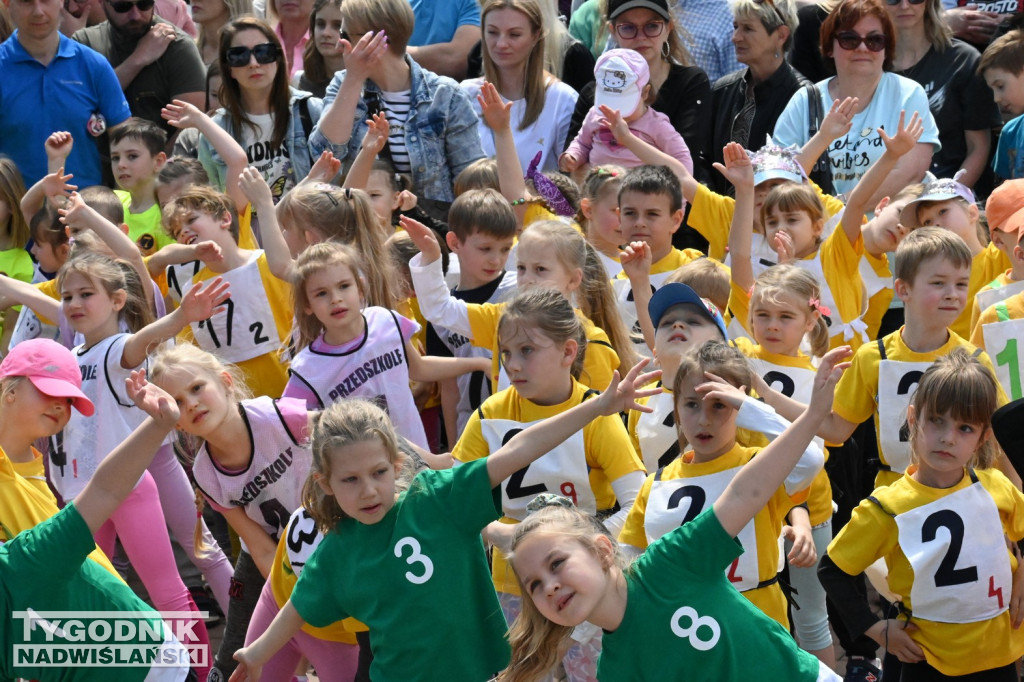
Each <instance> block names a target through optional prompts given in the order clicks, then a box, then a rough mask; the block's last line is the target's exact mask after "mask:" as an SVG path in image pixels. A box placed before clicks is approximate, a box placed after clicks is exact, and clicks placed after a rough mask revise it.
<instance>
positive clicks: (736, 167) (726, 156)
mask: <svg viewBox="0 0 1024 682" xmlns="http://www.w3.org/2000/svg"><path fill="white" fill-rule="evenodd" d="M722 160H723V161H725V164H724V165H723V164H720V163H718V162H717V161H716V162H715V163H714V166H715V170H717V171H718V172H719V173H721V174H722V175H723V176H725V179H726V180H728V181H729V182H731V183H732V184H733V186H735V187H739V188H751V189H753V187H754V164H752V163H751V162H750V155H749V154H747V150H746V149H744V148H743V145H741V144H740V143H738V142H730V143H729V144H727V145H725V146H724V147H722Z"/></svg>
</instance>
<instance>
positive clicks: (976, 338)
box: [971, 305, 997, 352]
mask: <svg viewBox="0 0 1024 682" xmlns="http://www.w3.org/2000/svg"><path fill="white" fill-rule="evenodd" d="M996 319H997V316H996V308H995V306H994V305H993V306H989V307H988V308H987V309H985V312H983V313H979V314H978V319H977V320H975V322H974V326H973V327H971V343H972V344H974V345H975V346H977V347H978V348H981V349H982V350H984V351H986V352H987V350H988V349H986V348H985V332H984V327H985V325H986V324H991V323H993V322H995V321H996Z"/></svg>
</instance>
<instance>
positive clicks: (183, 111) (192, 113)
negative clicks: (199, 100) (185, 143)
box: [160, 99, 207, 130]
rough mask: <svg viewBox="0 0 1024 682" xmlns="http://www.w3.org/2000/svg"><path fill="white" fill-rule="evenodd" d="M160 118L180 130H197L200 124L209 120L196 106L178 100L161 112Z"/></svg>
mask: <svg viewBox="0 0 1024 682" xmlns="http://www.w3.org/2000/svg"><path fill="white" fill-rule="evenodd" d="M160 117H161V118H163V119H164V120H165V121H167V123H168V124H170V125H171V126H173V127H175V128H178V129H179V130H185V129H186V128H196V127H198V125H199V122H200V121H202V120H203V119H204V118H207V116H206V114H204V113H203V112H202V111H200V110H199V107H197V106H195V105H194V104H189V103H188V102H186V101H184V100H180V99H176V100H174V101H173V102H171V103H170V104H168V105H167V106H165V107H164V108H163V109H161V110H160Z"/></svg>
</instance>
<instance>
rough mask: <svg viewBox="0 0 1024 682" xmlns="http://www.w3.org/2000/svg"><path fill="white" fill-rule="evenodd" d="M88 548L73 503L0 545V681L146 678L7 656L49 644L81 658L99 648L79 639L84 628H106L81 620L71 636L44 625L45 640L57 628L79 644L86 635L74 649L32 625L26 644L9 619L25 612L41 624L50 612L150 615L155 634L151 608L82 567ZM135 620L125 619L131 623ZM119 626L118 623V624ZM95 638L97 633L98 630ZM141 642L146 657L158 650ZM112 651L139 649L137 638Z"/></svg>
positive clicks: (95, 567)
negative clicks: (77, 653)
mask: <svg viewBox="0 0 1024 682" xmlns="http://www.w3.org/2000/svg"><path fill="white" fill-rule="evenodd" d="M94 547H95V545H94V544H93V538H92V534H91V533H90V532H89V527H88V526H87V525H86V524H85V520H84V519H83V518H82V516H81V515H80V514H79V513H78V510H77V509H75V505H74V503H73V502H72V503H69V504H68V506H66V507H64V509H62V510H61V511H59V512H58V513H57V514H55V515H54V516H52V517H50V518H49V519H47V520H45V521H43V522H42V523H40V524H39V525H37V526H35V527H34V528H30V529H29V530H26V531H22V532H21V533H19V534H18V535H17V536H15V538H14V539H13V540H10V541H8V542H6V543H4V544H3V545H0V608H2V613H3V616H2V617H0V680H13V679H15V678H25V679H33V680H40V681H41V682H49V681H51V680H76V681H82V680H95V681H96V682H136V681H138V680H144V679H145V677H146V675H147V674H148V673H149V668H148V667H145V666H133V667H114V666H103V667H89V666H83V665H68V666H66V667H59V668H58V667H44V666H40V665H37V664H35V663H33V664H32V665H17V663H18V660H17V659H16V658H15V655H14V647H16V646H19V645H27V644H50V645H57V647H59V648H60V649H61V650H64V651H71V650H74V649H76V648H77V649H78V651H83V650H84V647H85V646H88V645H89V644H97V643H100V642H99V641H98V640H93V639H91V638H90V637H89V636H88V635H87V634H86V633H87V632H88V626H89V624H90V622H91V620H107V621H108V622H109V621H110V620H111V619H108V618H103V619H98V618H96V619H85V618H82V619H80V620H81V621H82V623H83V624H84V625H85V627H84V628H78V627H76V626H74V625H72V624H71V623H70V622H69V619H68V618H67V617H65V618H64V619H59V618H57V617H56V616H50V617H47V620H48V621H49V623H50V626H51V627H50V628H49V630H50V631H51V632H54V633H56V631H55V630H54V628H53V627H52V626H54V625H56V626H57V627H61V626H63V627H61V633H64V634H66V635H67V637H68V638H69V639H70V638H77V637H79V636H80V635H79V632H81V634H82V635H85V639H84V641H79V642H76V641H69V639H65V638H63V637H62V636H61V634H60V633H56V634H53V635H52V639H51V640H50V641H49V642H48V641H47V632H46V630H47V628H46V627H44V626H42V625H41V624H39V623H36V625H35V627H34V628H32V630H31V631H30V632H29V636H28V638H27V639H26V638H25V636H24V635H25V632H24V624H25V622H26V619H25V618H23V617H16V614H17V612H27V611H28V610H29V609H31V610H32V611H34V612H35V613H37V614H40V615H44V616H45V614H46V613H47V612H49V613H51V614H52V612H54V611H65V612H76V613H80V612H83V611H107V612H110V611H122V612H124V611H131V612H138V611H145V612H148V613H152V614H153V617H152V618H145V617H144V620H146V621H147V622H148V623H150V624H151V627H152V628H153V629H152V630H151V631H152V632H161V629H160V628H161V622H160V617H159V615H158V614H157V613H156V612H155V611H153V609H152V608H151V607H150V606H148V605H147V604H146V603H145V602H143V601H142V600H141V599H139V598H138V597H136V596H135V594H134V593H133V592H132V591H131V588H129V587H128V585H126V584H125V583H124V582H122V581H120V580H118V579H117V578H115V577H114V576H113V575H111V574H110V572H109V571H107V570H106V569H104V568H102V567H100V565H99V564H97V563H96V562H95V561H87V560H86V557H87V556H88V555H89V553H90V552H91V551H92V550H93V548H94ZM138 620H139V619H136V618H132V619H131V621H133V622H136V623H137V622H138ZM118 622H119V623H120V619H119V620H118ZM65 628H66V629H65ZM97 631H102V629H101V628H97ZM122 632H127V630H122ZM111 639H112V638H111ZM147 640H148V643H150V644H152V646H151V647H145V648H147V649H150V650H152V651H155V650H157V649H158V648H159V646H160V643H159V642H156V643H153V642H152V638H147ZM108 641H110V640H106V639H105V640H103V641H102V643H104V644H105V643H107V642H108ZM116 644H119V645H126V646H131V645H136V646H138V647H142V645H141V644H139V639H138V636H136V637H135V638H128V639H127V640H124V641H117V642H116ZM76 645H77V647H76ZM79 647H80V648H79ZM55 655H56V654H55Z"/></svg>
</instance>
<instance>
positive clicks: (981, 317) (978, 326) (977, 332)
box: [971, 293, 1024, 353]
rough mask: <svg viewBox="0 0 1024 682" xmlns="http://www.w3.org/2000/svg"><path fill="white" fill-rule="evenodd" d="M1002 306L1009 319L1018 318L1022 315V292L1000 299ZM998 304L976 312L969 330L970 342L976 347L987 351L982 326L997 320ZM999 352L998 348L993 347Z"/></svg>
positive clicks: (1023, 313) (1023, 304)
mask: <svg viewBox="0 0 1024 682" xmlns="http://www.w3.org/2000/svg"><path fill="white" fill-rule="evenodd" d="M1002 304H1003V306H1005V308H1006V312H1007V314H1008V316H1009V319H1011V320H1019V319H1021V318H1022V317H1024V293H1021V294H1014V295H1013V296H1011V297H1009V298H1007V299H1006V300H1004V301H1002ZM998 305H999V304H998V303H997V304H995V305H990V306H989V307H988V308H986V309H985V310H984V311H982V312H981V313H979V314H978V319H977V320H975V323H974V327H973V330H972V331H971V343H973V344H974V345H975V346H977V347H978V348H984V350H985V352H986V353H987V352H988V350H989V349H988V348H985V335H984V332H983V327H984V326H985V325H986V324H992V323H993V322H997V321H998V320H999V312H998V310H997V306H998ZM994 350H995V351H996V352H999V350H1000V349H999V348H996V349H994Z"/></svg>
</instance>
